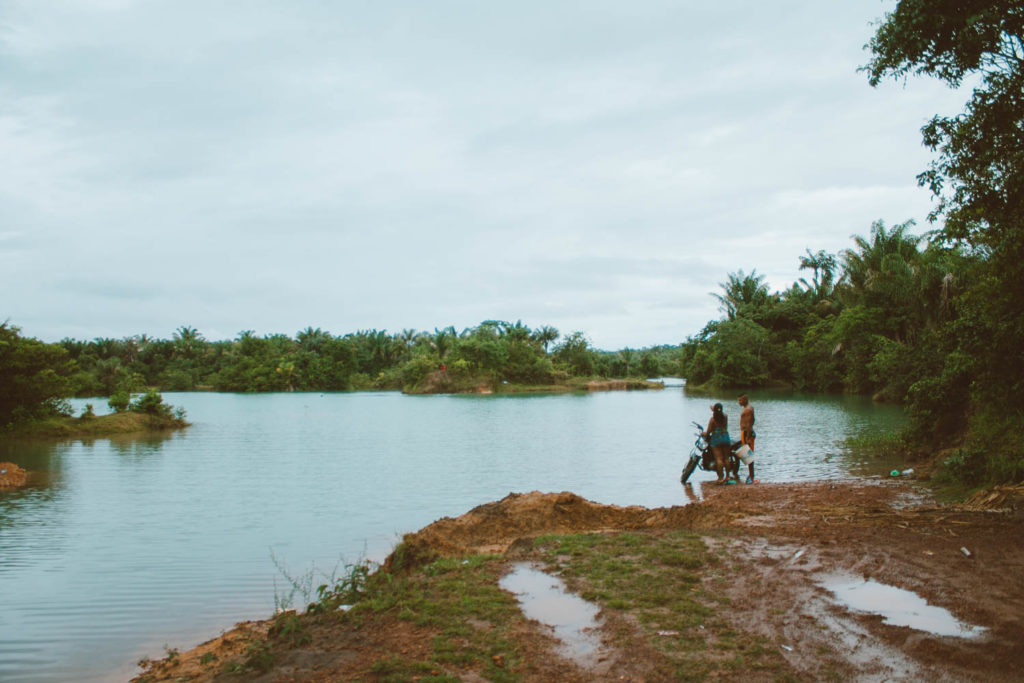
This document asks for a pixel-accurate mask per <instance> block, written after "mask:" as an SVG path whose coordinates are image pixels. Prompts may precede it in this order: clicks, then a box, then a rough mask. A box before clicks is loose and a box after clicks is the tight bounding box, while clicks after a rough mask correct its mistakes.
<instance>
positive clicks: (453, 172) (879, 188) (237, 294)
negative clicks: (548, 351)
mask: <svg viewBox="0 0 1024 683" xmlns="http://www.w3.org/2000/svg"><path fill="white" fill-rule="evenodd" d="M894 6H895V3H894V2H885V1H881V0H844V1H843V2H821V1H820V0H806V1H804V0H799V1H797V0H789V1H785V0H783V1H776V2H755V1H753V0H751V1H749V2H738V1H726V2H717V3H707V2H689V1H683V0H677V1H674V2H669V1H660V0H634V1H632V2H621V1H620V2H601V1H594V0H588V1H587V2H582V1H577V2H561V1H559V0H544V1H543V2H533V1H532V0H517V1H516V2H502V3H498V2H480V0H466V1H465V2H450V1H445V0H432V1H430V2H424V1H422V0H413V1H410V2H388V1H380V2H369V1H359V2H357V1H340V0H339V1H329V0H287V1H285V0H279V1H277V2H260V1H256V0H244V1H243V0H237V1H235V2H226V1H225V2H217V1H211V0H204V1H202V2H198V1H183V0H45V1H40V0H24V1H22V0H0V320H3V319H9V320H10V322H11V323H12V324H14V325H17V326H19V327H21V328H22V332H23V334H25V335H28V336H33V337H38V338H41V339H44V340H47V341H57V340H59V339H61V338H63V337H74V338H78V339H91V338H94V337H124V336H130V335H135V334H140V333H146V334H149V335H150V336H154V337H163V338H170V337H171V336H172V335H173V333H174V330H175V329H176V328H177V327H179V326H181V325H189V326H192V327H196V328H198V329H199V331H200V332H201V333H202V334H203V335H204V336H205V337H206V338H207V339H211V340H213V339H231V338H234V337H236V336H237V334H238V333H239V332H240V331H241V330H246V329H252V330H254V331H255V332H256V333H257V334H259V335H263V334H271V333H285V334H289V335H294V334H295V333H296V332H297V331H298V330H300V329H304V328H305V327H307V326H312V327H320V328H322V329H324V330H327V331H330V332H331V333H333V334H344V333H348V332H352V331H355V330H358V329H368V328H378V329H387V330H388V331H390V332H398V331H400V330H401V329H403V328H414V329H417V330H433V329H434V328H435V327H444V326H447V325H454V326H455V327H456V328H458V329H462V328H464V327H469V326H475V325H477V324H479V323H480V322H481V321H483V320H487V319H501V320H511V321H515V320H522V321H523V322H524V323H525V324H527V325H529V326H531V327H540V326H542V325H553V326H554V327H556V328H558V329H559V330H560V331H562V332H563V333H568V332H571V331H574V330H582V331H584V332H585V333H586V334H587V335H588V337H589V338H590V339H591V340H592V342H593V343H594V345H595V346H597V347H598V348H605V349H618V348H622V347H625V346H630V347H643V346H650V345H655V344H676V343H679V342H681V341H683V340H684V339H685V338H686V337H687V336H688V335H691V334H694V333H696V332H697V331H699V330H700V328H701V327H703V325H704V324H705V322H706V321H708V320H709V319H712V318H715V317H717V316H718V315H719V312H718V310H717V302H716V301H715V299H714V298H713V297H712V296H711V292H714V291H718V289H719V288H718V283H720V282H723V281H725V279H726V277H727V275H728V274H729V273H730V272H735V271H738V270H740V269H742V270H744V271H745V272H747V273H749V272H750V271H751V270H754V269H756V270H757V272H758V273H763V274H765V275H766V276H767V278H768V282H769V284H770V286H771V287H772V289H773V290H774V289H779V288H784V287H788V285H789V284H791V283H792V282H793V281H794V280H796V279H797V278H798V277H800V276H801V275H807V273H806V272H804V273H801V272H799V271H798V265H799V263H798V257H799V256H800V255H801V254H802V253H804V250H805V249H807V248H810V249H812V250H815V251H816V250H818V249H826V250H829V251H833V252H837V251H839V250H842V249H845V248H847V247H849V246H850V245H851V240H850V236H851V235H853V234H862V235H866V234H867V233H868V231H869V229H870V225H871V222H872V221H874V220H876V219H882V220H884V221H885V222H886V223H887V224H891V223H896V222H902V221H904V220H907V219H911V218H913V219H916V220H917V221H918V227H919V228H920V229H921V230H925V229H927V228H928V225H927V222H926V220H925V217H926V215H927V213H928V210H929V208H930V207H931V199H930V197H929V195H928V193H927V192H926V191H925V190H923V189H920V188H918V187H917V184H916V181H915V176H916V174H917V173H919V172H920V171H921V170H923V169H924V168H925V167H926V165H927V163H928V160H929V159H930V158H931V153H930V152H928V151H927V150H926V149H925V148H924V147H922V145H921V136H920V132H919V131H920V127H921V126H922V125H923V124H924V123H925V121H926V120H927V119H928V118H930V117H931V116H932V115H934V114H936V113H946V114H948V113H953V112H956V111H959V110H960V109H961V108H962V103H963V101H964V97H963V96H962V95H958V94H957V93H954V92H950V91H948V90H946V89H945V88H943V87H942V86H941V85H940V84H937V83H931V82H928V81H921V80H911V81H910V82H909V83H908V84H907V85H906V86H905V87H904V86H903V85H902V84H899V83H888V84H886V85H883V86H882V87H879V88H877V89H872V88H871V87H870V86H868V85H867V79H866V77H865V75H864V74H858V73H857V67H858V66H861V65H863V64H865V63H866V62H867V61H868V58H869V57H868V53H867V52H866V51H864V50H863V45H864V44H865V43H866V42H867V41H868V40H869V38H870V37H871V35H872V33H873V29H872V22H874V21H876V20H878V19H880V18H881V17H882V16H883V14H884V13H885V12H886V11H887V10H891V9H892V8H893V7H894Z"/></svg>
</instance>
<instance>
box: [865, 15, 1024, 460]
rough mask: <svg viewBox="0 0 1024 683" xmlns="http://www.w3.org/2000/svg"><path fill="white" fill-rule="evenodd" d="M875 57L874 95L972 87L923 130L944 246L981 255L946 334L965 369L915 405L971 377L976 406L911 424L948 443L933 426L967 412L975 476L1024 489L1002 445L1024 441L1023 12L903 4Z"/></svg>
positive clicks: (929, 380) (888, 22)
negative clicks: (905, 88)
mask: <svg viewBox="0 0 1024 683" xmlns="http://www.w3.org/2000/svg"><path fill="white" fill-rule="evenodd" d="M868 48H869V49H870V50H871V53H872V59H871V61H870V62H869V64H868V65H867V66H866V67H864V70H865V71H866V72H867V74H868V80H869V83H870V84H871V85H873V86H876V85H878V84H879V83H880V82H881V81H882V80H883V79H885V78H890V77H891V78H897V79H905V78H906V77H907V75H908V74H920V75H926V76H931V77H934V78H938V79H939V80H941V81H944V82H946V83H947V84H949V85H950V86H952V87H958V86H960V85H962V84H964V83H965V82H969V83H970V84H971V85H972V86H973V89H972V93H971V96H970V98H969V100H968V101H967V103H966V105H965V109H964V111H963V113H961V114H958V115H956V116H948V117H947V116H935V117H934V118H932V119H931V121H929V122H928V123H927V124H926V125H925V126H924V128H923V129H922V134H923V139H924V143H925V145H926V146H927V147H928V148H929V149H931V150H932V151H933V152H935V153H936V154H937V156H936V157H935V159H934V160H933V161H932V162H931V164H930V166H929V168H928V169H927V170H925V171H924V172H922V173H921V174H920V175H919V176H918V182H919V183H920V184H921V185H922V186H925V187H927V188H929V189H930V190H931V192H932V194H933V196H934V197H935V199H936V202H937V204H936V207H935V210H934V211H933V213H932V215H931V218H932V219H933V220H940V219H941V220H942V221H943V223H942V227H941V229H940V232H939V236H940V237H941V238H942V239H944V240H946V241H947V242H948V243H958V242H963V243H966V244H967V245H969V247H971V248H972V249H973V250H975V251H976V253H978V254H979V255H980V259H979V265H978V268H977V273H976V274H975V275H974V279H975V281H974V284H973V285H972V286H971V288H970V289H969V290H967V291H965V292H964V293H963V295H962V299H963V304H962V307H961V311H960V315H959V318H958V319H957V320H955V321H950V322H948V323H946V325H947V327H948V328H949V329H955V330H956V337H955V339H956V341H955V343H954V344H953V346H952V347H950V346H948V345H947V346H945V348H944V353H945V354H947V355H948V356H949V357H951V358H954V357H955V358H957V359H958V361H957V364H956V365H957V368H958V369H957V371H956V372H953V373H947V372H942V373H936V374H933V375H931V376H929V377H925V378H922V380H921V382H922V383H924V384H926V385H927V388H922V387H911V395H912V396H915V397H916V399H915V400H922V401H923V400H925V398H924V397H926V396H952V395H954V393H955V392H954V388H955V387H961V388H962V377H964V376H969V377H971V378H972V379H971V383H970V387H971V401H970V404H969V405H964V404H962V403H960V402H955V403H954V405H953V406H946V407H945V408H944V407H943V406H941V405H938V404H936V403H935V402H934V401H931V400H929V401H927V405H926V406H921V408H922V409H921V410H916V406H912V410H911V414H912V416H916V417H917V418H920V419H923V420H926V422H924V423H919V424H916V425H915V427H916V431H917V433H919V434H925V433H929V432H931V433H942V432H944V431H945V430H943V429H932V428H930V427H939V426H940V425H941V424H942V423H943V422H945V421H948V420H949V419H950V410H951V409H955V410H958V411H966V412H967V413H968V414H969V415H970V418H969V420H968V424H969V427H968V432H969V433H968V439H967V448H968V449H973V452H975V453H981V454H983V455H981V456H980V457H979V458H977V460H978V464H979V467H976V468H974V469H983V470H985V471H986V474H985V477H987V478H988V479H989V480H998V479H1021V478H1024V446H1022V444H1021V441H1020V440H1019V439H1007V438H1004V435H1006V434H1019V433H1020V432H1021V431H1022V430H1024V408H1022V407H1020V401H1019V396H1020V393H1021V391H1022V390H1024V354H1021V353H1020V343H1021V342H1020V340H1021V339H1022V338H1024V315H1022V314H1021V312H1022V307H1021V303H1020V296H1021V293H1022V292H1024V229H1022V225H1021V222H1022V220H1024V4H1022V3H1021V2H1020V1H1019V0H969V1H964V0H901V1H900V2H899V3H898V5H897V6H896V8H895V10H893V11H892V12H890V13H888V14H886V16H885V19H884V21H883V22H882V23H881V25H880V26H879V29H878V31H877V32H876V34H875V35H874V37H873V38H872V39H871V41H870V43H869V44H868ZM941 336H942V337H943V338H945V339H947V340H950V339H952V337H951V336H950V334H948V333H946V334H943V335H941ZM947 378H948V379H949V381H950V382H951V384H950V385H949V386H947V385H945V384H944V382H946V381H947ZM937 382H938V383H937ZM922 386H923V385H922ZM929 422H930V424H929Z"/></svg>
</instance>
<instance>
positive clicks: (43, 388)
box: [0, 321, 77, 426]
mask: <svg viewBox="0 0 1024 683" xmlns="http://www.w3.org/2000/svg"><path fill="white" fill-rule="evenodd" d="M20 332H21V330H20V329H19V328H17V327H15V326H13V325H10V324H9V323H8V322H6V321H5V322H3V323H0V387H2V388H3V389H2V390H0V426H4V425H7V424H10V423H12V422H19V421H22V420H26V419H31V418H33V417H40V416H44V415H47V414H52V413H54V412H59V411H61V410H62V409H63V406H62V405H61V400H62V399H64V398H66V397H68V396H72V395H73V394H74V391H75V386H74V384H73V380H72V377H73V376H74V375H75V373H76V371H77V364H76V363H75V361H73V360H71V358H70V357H69V355H68V352H67V350H66V349H64V348H63V347H62V346H59V345H57V344H45V343H43V342H41V341H39V340H36V339H31V338H27V337H22V336H21V334H20Z"/></svg>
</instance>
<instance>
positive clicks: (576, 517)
mask: <svg viewBox="0 0 1024 683" xmlns="http://www.w3.org/2000/svg"><path fill="white" fill-rule="evenodd" d="M709 489H711V490H709ZM705 492H706V498H705V499H704V500H703V501H701V502H699V503H695V504H692V505H688V506H681V507H672V508H659V509H646V508H641V507H625V508H623V507H615V506H604V505H598V504H595V503H591V502H589V501H586V500H584V499H582V498H580V497H578V496H575V495H573V494H571V493H560V494H541V493H530V494H512V495H509V496H508V497H506V498H505V499H503V500H501V501H498V502H495V503H489V504H487V505H482V506H480V507H478V508H475V509H473V510H471V511H469V512H467V513H466V514H464V515H462V516H460V517H458V518H445V519H442V520H439V521H437V522H435V523H433V524H431V525H429V526H427V527H425V528H424V529H422V530H420V531H418V532H416V533H413V534H408V535H407V536H406V537H405V539H404V542H403V545H402V550H401V552H402V553H404V556H403V557H402V558H401V559H402V562H403V563H405V564H406V566H408V565H409V564H412V565H417V564H421V563H424V562H427V561H430V560H432V559H435V558H437V557H442V556H464V555H468V554H472V553H478V552H485V553H504V554H505V557H507V558H508V562H509V563H511V562H513V561H514V560H515V561H518V560H522V559H523V558H524V557H526V558H529V557H530V553H531V552H532V551H531V548H532V543H530V542H527V541H525V540H523V539H530V538H533V537H536V536H539V535H544V534H569V533H578V532H592V531H597V532H609V533H615V532H618V531H626V530H629V531H632V532H635V533H650V534H658V533H664V532H665V531H666V530H671V529H679V528H683V529H690V530H694V531H697V532H698V533H700V535H701V536H702V537H703V538H704V542H705V543H706V544H707V545H708V546H709V547H710V548H711V549H712V552H713V553H715V554H716V556H717V557H719V558H720V561H719V562H718V564H717V565H716V568H715V570H714V572H709V574H708V576H707V577H706V579H705V580H704V581H705V584H706V587H707V588H708V590H709V591H714V592H715V594H716V595H718V596H720V597H722V598H724V599H721V600H719V601H717V602H716V603H715V604H714V608H715V610H716V613H718V614H720V615H722V616H724V618H725V619H726V620H728V621H729V622H730V623H731V624H732V625H733V627H734V628H735V629H736V631H738V632H740V633H742V634H747V635H748V636H749V637H750V638H751V639H758V642H764V643H767V644H768V649H769V650H772V652H771V656H772V657H775V658H776V659H777V664H776V665H773V666H774V668H770V669H766V670H764V671H762V672H752V671H749V670H742V669H740V670H737V669H736V668H734V667H728V666H723V667H721V668H720V669H713V670H712V673H711V675H709V676H708V677H710V678H720V679H726V680H758V679H767V680H771V679H776V678H778V677H779V676H780V675H781V676H783V677H791V678H794V679H798V680H822V679H830V678H839V679H843V678H848V679H853V680H878V681H882V680H953V681H958V680H986V681H990V680H1021V679H1022V678H1024V647H1021V645H1020V642H1021V639H1022V637H1024V623H1022V615H1024V571H1022V568H1024V543H1022V541H1024V534H1022V529H1024V525H1022V521H1024V487H1016V488H1002V489H997V490H993V491H990V492H986V493H985V494H982V495H979V496H976V497H975V498H974V499H972V500H971V501H968V502H967V503H965V504H959V505H938V504H936V503H934V502H933V501H932V500H931V499H930V498H929V497H928V495H927V493H926V492H925V490H924V489H921V488H918V487H916V486H913V485H911V484H907V483H898V482H876V483H817V484H762V485H759V486H729V487H710V486H709V487H705ZM569 561H571V560H569ZM389 563H390V564H395V563H396V561H395V558H394V556H393V557H392V558H389ZM387 566H388V565H387V564H386V565H385V568H387ZM836 576H846V577H853V578H854V579H860V580H863V579H867V578H871V579H873V580H875V581H877V582H880V583H884V584H888V585H891V586H896V587H900V588H904V589H908V590H910V591H913V592H915V593H917V594H918V595H920V596H922V597H924V598H925V599H927V601H928V602H929V603H930V604H932V605H935V606H938V607H942V608H945V609H946V610H949V612H951V613H952V615H953V616H954V617H956V618H957V619H959V620H960V621H962V622H964V623H966V624H970V625H972V626H975V627H980V629H984V631H980V630H979V631H977V632H976V634H975V635H974V637H959V636H941V635H934V634H932V633H929V632H927V631H922V630H916V629H912V628H909V627H906V626H893V625H890V624H887V623H884V622H883V619H882V617H881V616H879V615H877V614H870V613H863V612H855V611H852V610H850V609H848V608H847V607H845V606H844V605H843V604H841V603H840V602H838V601H837V600H836V599H835V597H834V595H833V594H832V593H831V592H830V591H829V590H828V589H827V588H826V587H825V586H824V585H823V584H824V583H826V582H827V579H828V578H829V577H836ZM604 616H605V618H606V619H605V623H606V626H605V629H604V630H605V631H606V633H604V634H603V636H604V639H605V642H606V645H607V646H608V648H609V654H608V655H607V656H606V657H605V658H604V660H603V662H602V665H601V666H600V667H599V668H597V669H592V670H586V671H581V670H579V669H578V668H577V667H574V666H573V665H572V664H571V663H569V662H566V661H565V660H563V659H561V658H560V657H559V655H557V654H556V652H555V650H554V648H553V647H552V646H551V645H552V644H551V638H550V635H549V634H548V633H547V632H545V630H544V629H543V628H542V627H541V626H540V625H539V624H537V625H535V627H529V628H523V629H519V630H517V632H516V635H515V637H516V638H517V640H519V641H520V642H521V645H522V649H523V651H524V652H525V653H527V654H526V656H525V657H524V660H525V662H524V663H523V664H521V665H519V666H518V668H517V669H513V670H507V671H504V670H503V675H504V674H507V676H508V677H506V678H505V680H515V679H516V678H517V677H518V678H519V679H520V680H538V681H556V680H557V681H566V680H569V681H571V680H652V681H653V680H672V679H673V678H674V675H673V674H670V673H669V671H670V668H669V667H666V666H664V662H662V661H661V658H662V657H663V655H662V654H661V652H660V651H659V650H658V648H657V647H656V643H653V642H652V641H653V640H654V639H656V636H652V635H651V634H650V633H648V632H645V631H644V630H643V629H642V628H641V627H640V625H639V624H637V623H636V621H635V619H632V618H631V615H630V614H628V613H622V612H617V611H616V610H614V609H606V610H604ZM269 628H270V623H269V622H249V623H246V624H242V625H239V627H237V628H236V629H234V630H232V631H230V632H228V633H227V634H225V635H224V636H222V637H220V638H216V639H214V640H212V641H209V642H207V643H204V644H203V645H201V646H199V647H197V648H195V649H193V650H192V651H190V652H187V653H183V654H181V655H180V656H177V657H174V658H173V659H172V660H163V661H161V662H156V663H153V664H151V665H150V666H149V667H148V669H147V671H146V672H145V676H144V677H143V676H140V677H138V678H137V679H135V680H148V681H174V680H190V681H214V680H240V679H241V680H258V681H332V680H339V681H340V680H378V678H379V676H378V674H376V673H375V672H374V668H373V667H374V664H375V663H377V662H380V661H381V660H384V659H387V658H389V657H392V656H399V655H401V656H419V657H428V656H429V652H430V648H431V641H432V640H433V639H434V638H435V636H436V635H437V634H436V633H434V632H431V631H430V630H429V629H422V628H417V627H416V626H415V625H414V624H412V623H409V622H407V621H402V620H401V619H398V618H395V619H390V620H389V619H384V620H376V621H374V622H373V626H372V627H367V626H366V625H365V624H364V625H363V626H362V627H359V626H357V625H354V624H346V625H340V626H339V625H337V624H333V625H324V626H323V627H322V631H319V632H318V631H317V630H316V629H317V628H318V627H316V626H313V627H311V628H312V629H313V632H312V633H311V634H310V636H311V637H310V638H309V640H307V641H305V642H303V643H301V644H295V645H292V646H287V647H285V646H281V645H278V646H276V647H277V651H276V656H275V657H274V663H273V664H272V665H271V666H269V670H267V671H266V672H263V673H259V674H256V673H253V672H249V673H242V674H237V673H235V674H232V673H229V672H227V671H226V670H225V668H224V667H223V666H220V664H221V663H223V662H226V661H230V659H231V658H232V657H240V656H242V655H243V654H244V653H245V652H246V651H247V650H249V651H250V652H251V651H252V646H253V644H254V643H259V642H261V640H262V639H264V638H266V634H267V632H268V630H269ZM698 637H700V636H699V634H698ZM708 638H709V639H708V642H707V652H708V656H709V657H714V647H715V643H714V641H713V639H712V637H711V636H710V635H709V636H708ZM212 662H217V663H218V666H211V663H212ZM440 668H443V667H440ZM440 668H439V670H438V671H436V672H428V673H427V674H425V676H424V680H428V679H430V678H431V676H432V675H447V676H449V678H447V679H445V680H451V679H452V678H455V679H460V680H471V681H479V680H485V679H487V678H492V676H485V675H483V674H486V672H482V671H479V670H473V669H472V668H470V669H466V668H462V669H459V668H458V667H449V668H444V670H440ZM240 677H241V678H240ZM413 678H415V677H411V678H410V680H412V679H413ZM434 680H439V679H436V678H435V679H434Z"/></svg>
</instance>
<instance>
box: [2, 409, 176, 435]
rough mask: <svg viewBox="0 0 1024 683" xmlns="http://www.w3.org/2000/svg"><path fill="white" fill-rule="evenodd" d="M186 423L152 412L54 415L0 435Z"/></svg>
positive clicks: (108, 431)
mask: <svg viewBox="0 0 1024 683" xmlns="http://www.w3.org/2000/svg"><path fill="white" fill-rule="evenodd" d="M188 426H189V423H188V422H186V421H185V420H184V419H181V418H177V417H174V416H173V415H155V414H153V413H142V412H136V411H124V412H120V413H111V414H109V415H100V416H85V417H67V416H55V417H50V418H46V419H44V420H35V421H32V422H27V423H24V424H19V425H16V426H14V427H11V428H8V429H6V430H4V431H0V438H2V437H8V436H9V437H18V438H36V437H40V438H57V439H75V438H100V437H104V436H115V435H119V434H136V433H141V432H153V431H167V430H173V429H184V428H185V427H188Z"/></svg>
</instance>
